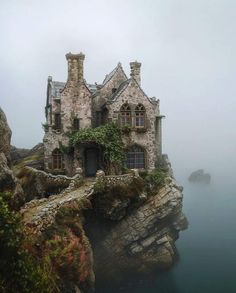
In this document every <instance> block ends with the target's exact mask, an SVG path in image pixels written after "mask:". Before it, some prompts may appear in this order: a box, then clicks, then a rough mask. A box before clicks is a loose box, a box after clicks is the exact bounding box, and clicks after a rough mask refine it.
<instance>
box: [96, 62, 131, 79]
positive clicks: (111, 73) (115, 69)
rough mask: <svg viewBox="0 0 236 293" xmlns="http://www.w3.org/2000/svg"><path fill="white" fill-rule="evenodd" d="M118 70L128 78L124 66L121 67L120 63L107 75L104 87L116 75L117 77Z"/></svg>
mask: <svg viewBox="0 0 236 293" xmlns="http://www.w3.org/2000/svg"><path fill="white" fill-rule="evenodd" d="M118 69H121V70H122V71H123V73H124V75H125V77H126V78H127V76H126V74H125V72H124V70H123V68H122V65H121V63H120V62H119V63H118V64H117V66H116V67H115V68H114V69H113V70H112V71H111V72H110V73H109V74H107V75H106V76H105V79H104V80H103V83H102V85H105V84H106V83H107V82H108V81H109V80H110V79H111V78H112V77H113V76H114V75H115V73H116V72H117V71H118Z"/></svg>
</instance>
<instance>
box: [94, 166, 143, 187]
mask: <svg viewBox="0 0 236 293" xmlns="http://www.w3.org/2000/svg"><path fill="white" fill-rule="evenodd" d="M136 176H137V174H135V173H134V172H132V173H128V174H123V175H106V176H105V173H104V172H103V171H102V170H99V171H98V172H97V174H96V181H102V182H103V183H105V184H106V185H108V186H110V187H111V186H116V185H119V184H126V185H127V184H130V183H131V182H132V181H133V179H134V178H135V177H136Z"/></svg>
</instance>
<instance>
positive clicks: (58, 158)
mask: <svg viewBox="0 0 236 293" xmlns="http://www.w3.org/2000/svg"><path fill="white" fill-rule="evenodd" d="M52 168H53V169H54V170H61V169H62V154H61V152H60V150H59V149H55V150H54V151H53V152H52Z"/></svg>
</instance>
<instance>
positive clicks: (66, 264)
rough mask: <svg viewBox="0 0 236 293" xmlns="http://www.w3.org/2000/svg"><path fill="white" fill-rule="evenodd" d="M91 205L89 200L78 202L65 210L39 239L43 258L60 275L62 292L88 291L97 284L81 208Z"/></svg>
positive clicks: (58, 214) (54, 273)
mask: <svg viewBox="0 0 236 293" xmlns="http://www.w3.org/2000/svg"><path fill="white" fill-rule="evenodd" d="M88 204H89V202H88V201H87V200H85V201H84V202H82V203H81V201H80V202H76V201H75V202H73V203H68V204H67V205H64V206H63V207H61V208H60V209H59V210H58V211H57V214H56V217H55V222H54V223H53V224H52V225H51V226H50V227H48V228H47V229H46V230H45V231H44V232H43V234H42V235H41V238H40V239H39V240H38V243H40V245H39V246H40V252H39V257H40V258H41V259H43V261H44V262H45V263H47V264H48V266H49V267H50V268H51V270H52V272H53V275H55V276H57V284H58V287H59V288H60V292H61V291H63V289H68V288H69V287H70V286H73V285H77V286H78V287H79V288H80V289H82V290H84V291H85V292H87V290H88V288H91V286H92V285H93V284H92V282H93V280H92V279H91V272H92V271H93V261H92V256H91V248H90V244H89V241H88V239H87V237H86V236H85V233H84V230H83V227H82V223H81V219H82V215H81V209H84V208H88ZM65 286H66V287H67V288H65ZM63 292H64V291H63Z"/></svg>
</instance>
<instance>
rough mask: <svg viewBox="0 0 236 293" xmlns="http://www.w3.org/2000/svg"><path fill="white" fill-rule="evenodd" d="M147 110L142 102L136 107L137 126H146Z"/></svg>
mask: <svg viewBox="0 0 236 293" xmlns="http://www.w3.org/2000/svg"><path fill="white" fill-rule="evenodd" d="M145 114H146V111H145V108H144V106H143V105H142V104H138V105H137V106H136V108H135V127H137V128H144V127H145V116H146V115H145Z"/></svg>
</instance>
